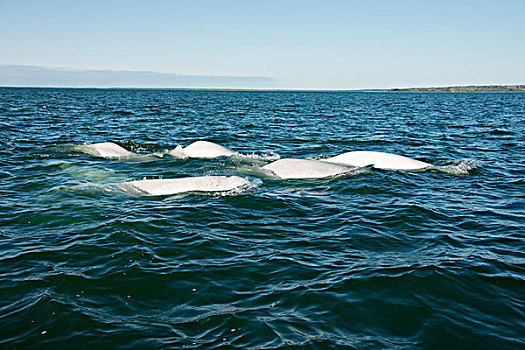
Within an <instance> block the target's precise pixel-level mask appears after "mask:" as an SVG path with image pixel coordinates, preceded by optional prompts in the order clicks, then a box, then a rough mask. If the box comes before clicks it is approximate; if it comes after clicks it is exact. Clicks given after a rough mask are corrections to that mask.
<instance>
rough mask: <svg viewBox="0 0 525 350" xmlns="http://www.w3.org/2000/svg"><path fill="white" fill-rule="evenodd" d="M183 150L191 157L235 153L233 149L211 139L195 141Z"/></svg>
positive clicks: (212, 156) (209, 156) (210, 156)
mask: <svg viewBox="0 0 525 350" xmlns="http://www.w3.org/2000/svg"><path fill="white" fill-rule="evenodd" d="M182 151H183V152H184V155H186V156H187V157H189V158H216V157H221V156H231V155H233V154H235V153H234V152H233V151H232V150H230V149H228V148H226V147H223V146H221V145H218V144H216V143H213V142H209V141H195V142H194V143H192V144H191V145H189V146H187V147H184V148H183V149H182Z"/></svg>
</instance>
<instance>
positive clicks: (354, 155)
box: [74, 140, 476, 196]
mask: <svg viewBox="0 0 525 350" xmlns="http://www.w3.org/2000/svg"><path fill="white" fill-rule="evenodd" d="M74 149H75V150H77V151H78V150H80V151H81V152H84V153H87V154H90V155H93V156H97V157H104V158H116V157H126V159H132V158H134V157H136V156H138V157H140V158H141V159H143V158H144V157H148V155H141V154H137V153H133V152H131V151H128V150H126V149H125V148H123V147H121V146H119V145H117V144H115V143H113V142H102V143H94V144H84V145H79V146H75V147H74ZM167 153H168V154H170V155H172V156H174V157H178V158H216V157H223V156H234V155H239V153H236V152H234V151H232V150H230V149H228V148H226V147H223V146H221V145H218V144H216V143H213V142H209V141H203V140H199V141H195V142H193V143H191V144H190V145H188V146H186V147H182V146H177V148H175V149H174V150H172V151H169V152H167ZM471 163H472V164H471ZM460 165H465V167H467V169H466V170H465V169H463V168H461V169H460V168H459V165H450V166H433V165H432V164H429V163H425V162H422V161H419V160H415V159H412V158H408V157H404V156H400V155H396V154H391V153H385V152H372V151H353V152H346V153H343V154H340V155H337V156H334V157H330V158H325V159H319V160H313V159H293V158H284V159H279V160H276V161H274V162H271V163H269V164H266V165H264V166H262V167H252V168H251V169H253V174H258V175H259V176H260V175H261V172H262V173H263V174H264V175H263V176H269V177H273V178H277V179H322V178H330V177H336V176H344V175H353V174H358V173H361V172H364V171H367V170H368V169H369V168H371V167H373V168H376V169H384V170H408V171H410V170H420V169H436V170H441V171H444V172H447V173H451V174H468V171H469V170H470V169H473V168H475V167H476V163H475V162H473V161H471V162H470V163H468V164H467V163H466V162H465V160H463V162H462V163H461V164H460ZM449 168H450V169H449ZM250 186H251V183H250V181H248V180H246V179H244V178H241V177H239V176H200V177H185V178H176V179H157V180H138V181H127V182H121V183H118V184H117V187H119V188H122V189H125V190H129V191H132V192H135V193H138V194H140V195H146V196H163V195H173V194H178V193H188V192H189V193H192V192H193V193H203V192H211V193H213V192H219V193H220V192H228V191H232V190H236V189H240V188H245V187H250Z"/></svg>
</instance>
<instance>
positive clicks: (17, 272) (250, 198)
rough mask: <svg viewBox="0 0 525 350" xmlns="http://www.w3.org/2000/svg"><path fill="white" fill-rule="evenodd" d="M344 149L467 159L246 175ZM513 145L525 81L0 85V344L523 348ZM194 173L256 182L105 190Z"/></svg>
mask: <svg viewBox="0 0 525 350" xmlns="http://www.w3.org/2000/svg"><path fill="white" fill-rule="evenodd" d="M196 140H209V141H213V142H215V143H218V144H220V145H223V146H225V147H228V148H230V149H232V150H234V151H237V152H240V153H243V154H247V155H250V158H249V159H251V162H248V164H246V162H243V161H242V160H239V159H238V158H236V157H231V158H228V157H221V158H217V159H177V158H174V157H172V156H170V155H168V154H166V152H167V151H169V150H172V149H174V148H175V147H176V146H177V145H183V146H186V145H189V144H190V143H191V142H193V141H196ZM105 141H112V142H115V143H117V144H119V145H121V146H123V147H124V148H126V149H128V150H130V151H133V152H137V153H141V154H150V155H153V156H151V157H144V158H143V159H120V160H119V159H104V158H97V157H94V156H92V155H88V154H84V153H80V152H76V151H74V149H75V148H74V146H75V145H81V144H84V143H96V142H105ZM72 146H73V147H72ZM354 150H368V151H384V152H390V153H396V154H400V155H404V156H408V157H411V158H415V159H418V160H422V161H425V162H428V163H432V164H436V165H450V166H458V167H462V166H463V165H465V164H468V165H469V167H468V169H467V171H465V172H464V173H462V174H459V173H458V174H452V173H447V172H442V171H437V170H428V171H420V172H407V171H387V170H373V169H372V170H370V171H367V172H364V173H361V174H358V175H354V176H349V177H339V178H331V179H321V180H276V179H271V178H264V177H260V176H258V175H257V172H255V171H249V169H250V168H256V167H258V166H262V165H264V164H266V163H268V162H270V161H272V160H273V159H276V158H278V157H279V156H280V157H282V158H285V157H292V158H319V157H328V156H334V155H337V154H341V153H344V152H347V151H354ZM524 161H525V94H476V93H472V94H471V93H468V94H448V93H441V94H439V93H437V94H418V93H399V94H394V93H391V94H389V93H348V92H235V91H222V92H221V91H176V90H118V89H115V90H111V89H109V90H97V89H36V88H35V89H29V88H23V89H22V88H20V89H17V88H0V348H2V349H180V348H217V347H224V348H239V349H275V348H287V349H295V348H312V349H334V348H337V349H343V348H349V349H392V348H393V349H421V348H424V349H450V348H455V349H524V348H525V167H524V164H525V162H524ZM201 175H239V176H242V177H244V178H246V179H248V180H249V181H250V182H251V183H252V184H253V185H254V186H253V187H252V188H251V189H250V190H247V191H242V192H239V193H230V194H228V195H220V194H213V193H209V194H200V195H197V194H186V195H177V196H171V197H143V196H142V197H141V196H137V195H132V194H128V193H124V192H119V191H115V190H113V187H112V185H113V184H115V183H118V182H122V181H128V180H137V179H143V178H161V177H162V178H176V177H186V176H201Z"/></svg>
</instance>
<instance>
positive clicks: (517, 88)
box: [364, 85, 525, 92]
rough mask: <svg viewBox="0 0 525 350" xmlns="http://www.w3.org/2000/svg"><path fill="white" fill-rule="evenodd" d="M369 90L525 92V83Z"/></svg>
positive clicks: (374, 90)
mask: <svg viewBox="0 0 525 350" xmlns="http://www.w3.org/2000/svg"><path fill="white" fill-rule="evenodd" d="M364 91H369V92H525V85H486V86H474V85H473V86H449V87H429V88H419V87H418V88H404V89H372V90H364Z"/></svg>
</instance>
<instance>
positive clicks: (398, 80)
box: [0, 0, 525, 89]
mask: <svg viewBox="0 0 525 350" xmlns="http://www.w3.org/2000/svg"><path fill="white" fill-rule="evenodd" d="M0 64H1V65H27V66H38V67H48V68H66V69H72V70H88V71H90V70H98V71H100V70H112V71H115V70H118V71H152V72H162V73H172V74H180V75H184V76H187V77H191V76H221V77H223V79H227V78H228V77H247V78H250V77H263V78H268V79H270V80H268V81H270V83H269V82H268V81H264V80H259V81H264V83H261V84H262V85H261V86H260V87H262V88H268V87H270V88H272V87H274V88H300V89H358V88H386V87H409V86H446V85H466V84H476V85H481V84H518V83H521V84H523V83H525V0H493V1H483V0H477V1H471V0H453V1H448V0H440V1H424V0H418V1H402V0H400V1H393V0H392V1H379V0H378V1H374V0H370V1H363V0H360V1H352V0H347V1H344V0H340V1H333V0H319V1H308V0H301V1H299V0H298V1H291V0H280V1H271V0H266V1H262V0H258V1H250V0H245V1H228V0H216V1H210V0H186V1H177V0H172V1H168V0H148V1H146V0H143V1H133V0H89V1H73V0H46V1H44V0H0ZM5 69H6V67H4V71H5ZM48 71H51V70H48ZM86 74H89V72H86ZM130 74H131V73H130ZM201 78H202V77H201ZM11 79H14V78H13V77H11ZM65 79H68V78H67V77H66V78H65ZM69 79H71V78H69ZM254 79H255V78H254ZM256 79H258V78H256ZM202 81H203V80H202V79H201V83H202V84H203V85H206V84H205V82H202ZM253 83H254V84H255V85H256V84H257V81H256V80H254V81H253ZM152 84H153V83H152ZM0 85H2V76H1V74H0ZM4 85H5V84H4ZM153 85H154V84H153ZM203 87H205V86H203Z"/></svg>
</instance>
